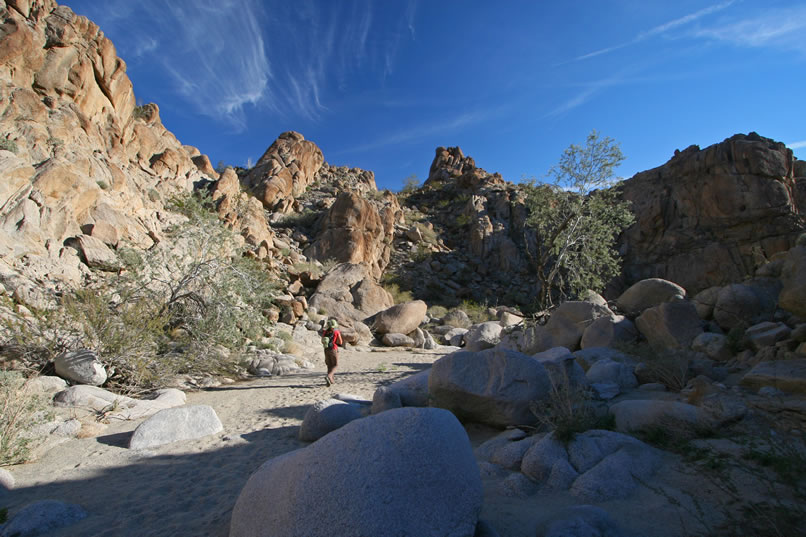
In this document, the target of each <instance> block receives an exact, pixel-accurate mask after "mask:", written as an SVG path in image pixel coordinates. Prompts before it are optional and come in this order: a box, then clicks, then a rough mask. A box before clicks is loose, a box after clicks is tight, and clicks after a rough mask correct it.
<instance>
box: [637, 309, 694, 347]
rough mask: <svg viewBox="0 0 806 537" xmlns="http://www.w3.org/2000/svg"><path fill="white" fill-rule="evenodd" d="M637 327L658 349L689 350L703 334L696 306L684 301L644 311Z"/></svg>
mask: <svg viewBox="0 0 806 537" xmlns="http://www.w3.org/2000/svg"><path fill="white" fill-rule="evenodd" d="M635 326H636V327H638V330H639V331H640V332H641V334H643V336H644V337H645V338H646V339H647V341H648V342H649V344H650V345H652V346H653V347H655V348H657V349H675V348H683V349H688V348H689V347H690V346H691V343H692V341H694V339H695V338H696V337H697V336H699V335H700V334H701V333H702V332H703V328H702V320H701V319H700V316H699V315H698V314H697V309H696V308H695V307H694V304H692V303H691V302H687V301H683V300H680V301H675V302H664V303H663V304H661V305H659V306H655V307H653V308H649V309H646V310H644V312H643V313H642V314H641V315H640V316H639V317H638V318H637V319H636V320H635Z"/></svg>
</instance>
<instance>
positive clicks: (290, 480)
mask: <svg viewBox="0 0 806 537" xmlns="http://www.w3.org/2000/svg"><path fill="white" fill-rule="evenodd" d="M313 468H315V471H312V469H313ZM482 499H483V493H482V484H481V478H480V475H479V468H478V465H477V464H476V460H475V458H474V457H473V451H472V449H471V446H470V441H469V440H468V437H467V433H466V432H465V430H464V428H463V427H462V426H461V424H460V423H459V422H458V421H457V420H456V418H455V417H454V416H453V415H452V414H451V413H450V412H446V411H444V410H441V409H436V408H400V409H395V410H390V411H388V412H382V413H380V414H377V415H374V416H370V417H367V418H364V419H361V420H356V421H353V422H351V423H348V424H347V425H345V426H344V427H342V428H340V429H338V430H336V431H334V432H332V433H330V434H328V435H326V436H324V437H322V438H321V439H319V440H318V441H317V442H314V443H313V444H311V445H309V446H307V447H305V448H302V449H298V450H296V451H292V452H290V453H286V454H285V455H281V456H279V457H276V458H274V459H271V460H269V461H268V462H266V463H265V464H263V466H261V467H260V468H259V469H258V470H257V471H256V472H255V473H254V474H252V476H251V477H250V478H249V481H248V482H247V483H246V485H245V486H244V488H243V490H242V491H241V494H240V496H239V497H238V500H237V502H236V503H235V507H234V509H233V511H232V521H231V526H230V534H229V535H230V537H247V536H255V535H272V536H273V537H295V536H298V535H305V536H306V537H332V536H333V535H367V536H369V535H372V536H375V535H411V536H415V535H416V536H417V537H445V536H452V537H473V535H474V532H475V528H476V525H477V522H478V515H479V512H480V511H481V504H482Z"/></svg>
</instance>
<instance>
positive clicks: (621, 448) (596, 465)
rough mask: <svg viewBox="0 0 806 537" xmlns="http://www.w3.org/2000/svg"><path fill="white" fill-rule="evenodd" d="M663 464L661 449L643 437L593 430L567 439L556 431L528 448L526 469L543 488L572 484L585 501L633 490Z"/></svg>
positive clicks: (569, 487) (615, 496)
mask: <svg viewBox="0 0 806 537" xmlns="http://www.w3.org/2000/svg"><path fill="white" fill-rule="evenodd" d="M659 464H660V457H659V455H658V453H657V451H656V450H655V449H654V448H652V447H650V446H648V445H646V444H644V443H643V442H641V441H640V440H637V439H636V438H633V437H631V436H627V435H624V434H620V433H615V432H612V431H602V430H591V431H586V432H584V433H580V434H577V435H576V436H575V437H574V438H573V439H572V440H571V441H570V442H568V444H566V445H564V444H562V443H561V442H559V441H558V440H557V439H556V438H555V437H554V433H550V434H548V435H546V436H545V437H543V438H542V439H541V440H539V441H538V442H536V443H535V444H534V445H533V446H532V447H531V448H529V450H528V451H527V452H526V453H525V454H524V456H523V461H522V462H521V472H523V474H524V475H526V476H527V477H529V478H530V479H532V480H533V481H535V482H537V483H538V484H540V485H541V487H542V488H543V489H544V490H552V491H559V490H569V491H570V493H571V494H572V495H574V496H576V497H577V498H580V499H582V500H585V501H606V500H612V499H622V498H626V497H628V496H630V495H631V494H632V493H633V492H634V491H635V489H636V488H637V487H638V481H637V479H647V478H649V477H650V476H651V475H652V474H653V473H654V472H655V470H657V468H658V466H659ZM636 478H637V479H636Z"/></svg>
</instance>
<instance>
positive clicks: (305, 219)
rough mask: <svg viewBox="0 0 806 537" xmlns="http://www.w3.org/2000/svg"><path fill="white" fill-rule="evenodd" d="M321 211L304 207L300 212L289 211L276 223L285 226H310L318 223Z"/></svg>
mask: <svg viewBox="0 0 806 537" xmlns="http://www.w3.org/2000/svg"><path fill="white" fill-rule="evenodd" d="M317 218H319V213H317V212H316V211H313V210H311V209H303V210H302V211H300V212H298V213H293V212H292V213H288V214H286V215H285V216H283V218H282V219H281V220H280V221H279V222H277V224H275V225H276V226H278V227H284V228H295V229H296V228H309V227H311V226H312V225H314V224H315V223H316V220H317Z"/></svg>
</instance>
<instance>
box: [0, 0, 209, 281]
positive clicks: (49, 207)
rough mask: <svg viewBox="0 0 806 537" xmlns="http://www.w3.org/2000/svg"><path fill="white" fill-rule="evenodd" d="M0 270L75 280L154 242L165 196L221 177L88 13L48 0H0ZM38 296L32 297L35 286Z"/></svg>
mask: <svg viewBox="0 0 806 537" xmlns="http://www.w3.org/2000/svg"><path fill="white" fill-rule="evenodd" d="M0 18H1V19H2V27H0V139H1V140H0V147H2V150H0V174H2V176H3V178H4V180H3V182H2V186H1V187H0V266H2V274H3V284H4V285H6V286H7V287H9V288H10V289H9V291H12V292H18V291H19V293H18V294H20V295H25V294H26V292H25V291H24V289H26V288H28V289H30V288H31V287H32V286H33V287H42V286H45V287H47V288H49V289H56V290H58V289H60V288H61V287H62V286H64V285H68V286H78V285H81V284H82V283H84V282H85V280H86V279H88V278H91V275H92V273H91V270H90V269H91V268H100V269H104V268H106V269H109V268H112V267H111V266H110V264H108V263H105V262H103V260H104V259H110V258H112V257H114V256H113V254H112V251H113V250H114V249H115V248H116V247H117V246H118V245H120V244H124V243H125V244H130V245H133V246H135V247H137V248H143V249H144V248H149V247H151V246H152V245H154V244H155V243H158V242H160V241H161V240H162V239H161V237H162V234H163V233H162V232H163V229H164V228H165V227H166V226H169V225H171V224H172V223H175V222H176V215H172V214H171V213H170V212H167V211H166V210H165V200H166V199H168V198H169V197H171V196H173V195H175V194H177V193H180V192H187V191H189V190H191V189H192V188H193V184H194V183H196V182H198V181H202V180H208V181H209V180H215V179H218V174H217V173H216V172H215V171H214V170H213V168H212V166H210V162H209V159H208V158H207V157H206V156H205V155H201V154H200V152H199V151H198V149H196V148H194V147H190V146H183V145H182V144H181V143H180V142H179V141H178V140H177V139H176V137H175V136H174V135H173V134H171V133H170V132H169V131H168V130H166V129H165V127H164V126H163V125H162V123H161V122H160V117H159V108H158V107H157V105H154V104H149V105H145V106H139V107H138V106H136V105H135V96H134V93H133V90H132V84H131V81H130V80H129V78H128V77H127V76H126V65H125V63H124V62H123V61H122V60H121V59H120V58H118V57H117V55H116V53H115V47H114V45H113V44H112V43H111V42H110V41H109V40H108V39H107V38H106V37H104V35H103V33H102V32H101V31H100V30H99V28H98V27H97V26H96V25H95V24H93V23H92V22H91V21H89V20H87V19H86V18H85V17H79V16H77V15H75V14H74V13H73V12H72V11H71V10H70V9H69V8H67V7H65V6H57V5H56V3H55V2H53V1H51V0H32V1H28V0H9V1H6V2H2V3H0ZM27 294H30V293H27Z"/></svg>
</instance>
